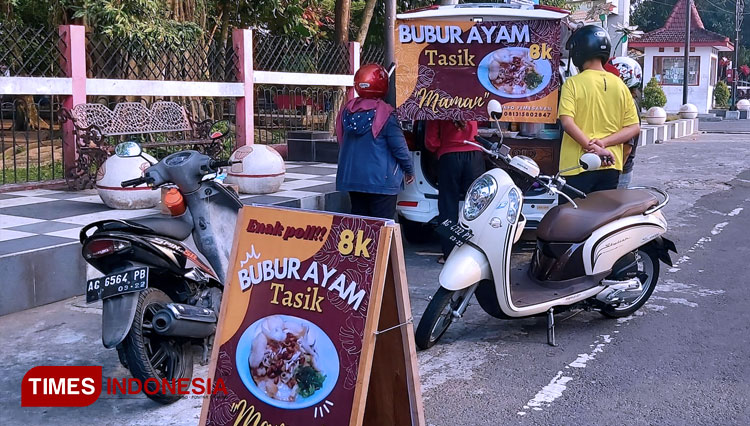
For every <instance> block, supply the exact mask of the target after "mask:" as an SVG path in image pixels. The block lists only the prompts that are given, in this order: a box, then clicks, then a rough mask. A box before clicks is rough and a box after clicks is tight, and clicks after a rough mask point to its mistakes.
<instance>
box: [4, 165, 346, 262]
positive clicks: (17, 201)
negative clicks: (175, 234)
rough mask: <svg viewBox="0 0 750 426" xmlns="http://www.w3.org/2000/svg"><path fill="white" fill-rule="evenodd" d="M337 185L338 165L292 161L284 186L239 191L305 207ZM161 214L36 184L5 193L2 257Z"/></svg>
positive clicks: (257, 200) (253, 200)
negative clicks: (85, 230)
mask: <svg viewBox="0 0 750 426" xmlns="http://www.w3.org/2000/svg"><path fill="white" fill-rule="evenodd" d="M335 191H336V165H335V164H326V163H299V162H287V168H286V179H285V180H284V183H283V184H282V185H281V190H280V191H279V192H276V193H274V194H269V195H242V194H241V195H240V198H241V199H242V202H243V203H245V204H271V205H278V206H285V207H300V206H301V202H302V201H301V200H303V199H305V198H310V197H319V196H320V195H321V194H327V193H332V192H335ZM155 214H160V212H159V209H156V208H154V209H140V210H113V209H110V208H109V207H107V206H105V205H104V203H102V201H101V199H100V198H99V195H97V192H96V190H93V189H91V190H86V191H77V192H69V191H55V190H49V189H33V190H28V191H18V192H6V193H0V257H3V256H9V255H13V254H18V253H21V252H26V251H32V250H38V249H42V248H48V247H54V246H60V245H67V244H73V243H75V242H76V241H78V233H79V231H80V230H81V228H82V227H83V226H84V225H86V224H88V223H91V222H94V221H97V220H104V219H131V218H136V217H144V216H151V215H155Z"/></svg>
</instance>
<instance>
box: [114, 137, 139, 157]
mask: <svg viewBox="0 0 750 426" xmlns="http://www.w3.org/2000/svg"><path fill="white" fill-rule="evenodd" d="M142 152H143V149H142V148H141V145H140V144H139V143H138V142H135V141H127V142H122V143H118V144H117V146H116V147H115V155H117V156H118V157H122V158H129V157H138V156H140V155H141V153H142Z"/></svg>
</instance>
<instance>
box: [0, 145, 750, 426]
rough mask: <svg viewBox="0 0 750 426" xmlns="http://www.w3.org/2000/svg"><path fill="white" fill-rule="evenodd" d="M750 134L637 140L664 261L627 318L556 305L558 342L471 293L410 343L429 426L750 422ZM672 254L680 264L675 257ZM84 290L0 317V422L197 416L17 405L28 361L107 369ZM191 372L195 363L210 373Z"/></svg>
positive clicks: (428, 258) (133, 408) (425, 269)
mask: <svg viewBox="0 0 750 426" xmlns="http://www.w3.org/2000/svg"><path fill="white" fill-rule="evenodd" d="M748 152H750V136H747V135H722V136H718V135H703V136H699V137H694V138H691V139H687V140H680V141H672V142H667V143H665V144H661V145H652V146H647V147H642V148H641V149H640V150H639V159H638V164H637V166H636V167H637V169H636V173H637V176H636V179H635V183H636V184H653V185H658V186H661V187H664V188H666V189H667V190H669V192H670V194H671V195H672V202H671V203H670V205H669V206H667V208H666V216H667V218H668V220H669V221H670V225H671V229H670V231H669V236H670V238H672V239H673V240H674V241H675V243H676V244H677V246H678V249H679V251H680V254H679V255H678V256H676V257H675V260H676V261H677V265H675V267H674V268H671V269H670V268H668V267H663V269H662V278H661V280H660V285H659V286H658V287H657V290H656V292H655V293H654V295H653V297H652V299H651V300H650V302H649V303H648V304H647V305H646V306H645V308H644V309H642V310H641V311H640V312H638V313H637V315H634V316H632V317H629V318H624V319H620V320H608V319H605V318H603V317H602V316H600V315H599V314H597V313H589V312H582V313H579V314H577V315H575V316H572V317H571V316H570V314H562V315H560V316H559V317H558V328H557V331H558V343H560V346H559V347H558V348H551V347H548V346H547V345H546V344H545V332H546V322H545V320H544V319H526V320H516V321H502V320H497V319H494V318H491V317H489V316H488V315H486V314H485V313H484V312H482V310H481V309H480V308H479V306H478V305H476V304H474V305H472V306H470V307H469V310H468V313H467V315H466V316H465V318H464V319H462V321H461V322H459V323H457V324H455V325H454V326H452V328H451V329H450V330H449V331H448V333H447V335H446V336H445V337H444V338H443V340H442V341H441V343H440V344H439V345H437V346H435V347H434V348H432V349H431V350H429V351H425V352H421V353H419V364H420V372H421V376H422V377H421V383H422V389H423V393H424V398H425V409H426V417H427V420H428V423H429V424H432V425H497V424H549V425H559V424H660V425H661V424H674V425H683V424H747V423H748V421H749V420H750V400H749V399H750V397H749V395H750V381H748V379H749V378H750V364H748V361H747V360H748V359H750V348H749V347H748V343H750V342H749V340H750V338H749V337H748V336H750V330H749V328H750V321H749V320H750V314H748V311H747V309H746V305H747V302H746V297H747V294H748V291H747V289H746V286H747V284H748V283H747V278H746V277H747V274H746V273H745V271H744V268H745V265H747V264H748V259H750V248H748V244H747V236H748V230H749V229H750V165H749V164H748V159H749V156H748V154H747V153H748ZM406 251H407V268H408V270H407V273H408V276H409V285H410V291H411V296H412V305H413V309H414V314H415V317H416V319H418V318H419V316H420V315H421V313H422V311H423V310H424V308H425V306H426V304H427V301H428V298H429V296H430V295H431V294H432V293H433V292H434V290H435V288H436V282H437V275H438V273H439V268H438V267H437V264H436V263H435V259H436V257H435V256H434V255H432V254H431V253H434V252H436V251H437V245H435V244H428V245H424V246H408V247H407V250H406ZM678 259H679V260H678ZM85 306H86V305H85V304H84V303H83V302H82V301H81V300H80V299H79V298H76V299H71V300H68V301H64V302H60V303H56V304H52V305H48V306H45V307H41V308H36V309H33V310H29V311H25V312H21V313H18V314H12V315H8V316H5V317H0V359H2V360H3V361H4V365H5V366H6V368H5V374H4V375H2V377H0V401H3V403H2V407H3V408H4V410H3V411H2V414H0V423H3V424H25V425H28V424H42V423H46V424H56V425H61V424H77V425H89V424H92V425H93V424H97V425H98V424H143V425H155V424H159V425H166V424H178V425H183V424H184V425H189V424H195V422H196V421H197V416H198V413H199V410H200V401H199V400H183V401H180V402H179V403H177V404H174V405H172V406H169V407H161V406H157V405H156V404H154V403H152V402H151V401H149V400H147V399H145V398H143V397H135V398H133V399H127V400H125V399H104V398H102V399H100V400H99V401H98V402H97V403H95V404H94V405H93V406H91V407H88V408H82V409H62V408H59V409H58V408H49V409H22V408H20V400H19V396H18V392H19V389H20V380H21V377H22V376H23V374H24V373H25V372H26V371H27V370H28V369H29V368H31V367H32V366H34V365H40V364H41V365H92V364H100V365H103V366H104V375H105V376H107V377H127V375H128V373H127V371H125V370H124V369H122V367H120V366H119V364H118V362H117V357H116V355H115V354H114V353H113V352H112V351H108V350H105V349H103V348H102V347H101V344H100V340H99V333H100V314H99V312H98V310H97V309H95V308H89V307H85ZM205 371H206V370H205V368H198V369H197V371H196V372H197V374H205Z"/></svg>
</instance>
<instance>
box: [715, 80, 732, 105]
mask: <svg viewBox="0 0 750 426" xmlns="http://www.w3.org/2000/svg"><path fill="white" fill-rule="evenodd" d="M730 96H731V94H730V92H729V86H727V84H726V83H724V82H723V81H720V82H718V83H716V88H715V89H714V105H716V107H717V108H728V107H729V97H730Z"/></svg>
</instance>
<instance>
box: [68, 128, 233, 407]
mask: <svg viewBox="0 0 750 426" xmlns="http://www.w3.org/2000/svg"><path fill="white" fill-rule="evenodd" d="M115 153H116V154H117V155H118V156H121V157H136V156H141V155H142V154H141V147H140V145H138V144H137V143H135V142H125V143H121V144H119V145H118V146H117V147H116V150H115ZM227 165H228V162H227V161H216V160H213V159H211V158H210V157H208V156H206V155H203V154H201V153H199V152H197V151H181V152H177V153H174V154H171V155H169V156H167V157H165V158H164V159H163V160H161V161H159V162H158V163H156V164H153V165H152V166H151V167H149V168H148V169H146V171H145V172H144V174H143V176H142V177H140V178H136V179H132V180H128V181H124V182H122V186H123V187H129V186H138V185H142V184H144V183H145V184H147V185H148V186H149V187H151V188H152V189H157V188H160V187H162V186H163V185H167V184H173V185H175V186H176V187H177V189H178V190H179V192H180V194H181V196H182V197H183V201H184V205H185V206H184V207H185V209H184V213H183V214H182V215H180V216H178V217H173V218H143V219H135V220H103V221H99V222H94V223H91V224H89V225H88V226H86V227H84V228H83V229H82V230H81V234H80V240H81V244H82V245H83V250H82V253H83V258H84V259H85V260H86V262H88V263H90V264H91V265H92V266H94V267H95V268H96V269H98V270H99V271H101V272H102V273H103V274H104V276H103V277H101V278H96V279H92V280H89V281H88V282H87V283H86V301H87V302H88V303H91V302H94V301H97V300H102V343H103V344H104V347H106V348H117V353H118V355H119V358H120V362H121V363H122V365H123V366H125V367H126V368H128V369H129V370H130V372H131V373H132V374H133V376H134V377H135V378H137V379H139V380H140V382H141V383H142V384H143V386H144V388H143V390H144V393H146V395H147V396H148V397H149V398H151V399H153V400H154V401H157V402H160V403H163V404H169V403H172V402H175V401H177V400H178V399H180V397H181V395H179V394H173V393H169V392H165V391H164V390H165V388H166V387H165V386H158V387H157V386H156V384H155V383H154V381H153V380H151V381H149V382H146V380H147V379H149V378H153V379H156V382H158V383H159V384H161V383H162V380H163V379H166V380H168V381H169V382H170V383H173V382H176V381H177V380H179V379H191V378H192V375H193V355H192V350H193V348H192V345H194V344H197V345H201V346H202V347H203V362H204V363H205V362H206V361H207V360H208V356H209V353H210V347H211V344H212V341H213V334H214V332H215V331H216V322H217V318H218V312H219V308H220V306H221V295H222V288H223V283H224V282H225V278H226V277H225V273H226V270H227V265H228V261H229V255H230V252H231V248H232V241H233V235H234V225H235V223H236V221H237V214H238V211H239V209H240V208H241V207H242V202H241V201H240V199H239V197H238V196H237V194H236V193H234V192H233V191H231V190H229V189H227V188H225V187H224V186H223V185H221V184H219V183H217V182H215V181H214V179H212V178H211V177H212V176H213V175H214V174H215V173H217V172H218V171H219V168H220V167H224V166H227ZM191 235H192V239H191V238H190V237H191ZM190 240H192V241H190ZM147 387H148V389H147ZM147 390H148V391H147Z"/></svg>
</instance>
